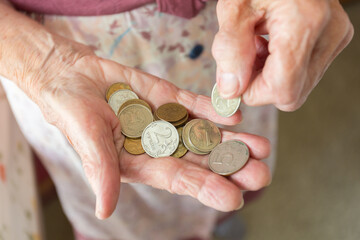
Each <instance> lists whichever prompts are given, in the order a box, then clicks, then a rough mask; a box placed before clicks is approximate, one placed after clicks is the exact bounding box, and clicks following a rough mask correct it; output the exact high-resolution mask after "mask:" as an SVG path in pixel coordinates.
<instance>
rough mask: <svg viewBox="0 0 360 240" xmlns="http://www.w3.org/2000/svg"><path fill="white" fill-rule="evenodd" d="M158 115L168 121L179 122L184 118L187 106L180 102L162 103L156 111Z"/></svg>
mask: <svg viewBox="0 0 360 240" xmlns="http://www.w3.org/2000/svg"><path fill="white" fill-rule="evenodd" d="M155 114H156V115H157V117H158V118H159V119H161V120H164V121H167V122H170V123H171V122H177V121H179V120H181V119H183V118H184V117H185V116H186V114H187V110H186V108H185V107H184V106H183V105H181V104H178V103H166V104H164V105H161V106H160V107H159V108H158V109H157V110H156V112H155Z"/></svg>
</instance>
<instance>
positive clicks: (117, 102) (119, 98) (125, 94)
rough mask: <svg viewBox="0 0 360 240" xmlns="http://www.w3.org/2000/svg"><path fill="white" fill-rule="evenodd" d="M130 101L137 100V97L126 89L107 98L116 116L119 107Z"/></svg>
mask: <svg viewBox="0 0 360 240" xmlns="http://www.w3.org/2000/svg"><path fill="white" fill-rule="evenodd" d="M130 99H139V97H138V96H137V95H136V93H134V92H133V91H130V90H127V89H120V90H117V91H116V92H114V93H113V94H112V95H111V96H110V98H109V102H108V103H109V105H110V107H111V108H112V110H113V111H114V113H115V114H116V115H117V114H118V112H119V109H120V107H121V105H123V103H124V102H126V101H127V100H130Z"/></svg>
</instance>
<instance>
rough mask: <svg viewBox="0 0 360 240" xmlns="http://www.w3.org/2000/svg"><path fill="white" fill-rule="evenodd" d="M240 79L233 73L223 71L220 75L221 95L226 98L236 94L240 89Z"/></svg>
mask: <svg viewBox="0 0 360 240" xmlns="http://www.w3.org/2000/svg"><path fill="white" fill-rule="evenodd" d="M239 85H240V83H239V80H238V78H237V77H236V76H235V74H233V73H222V74H221V75H220V86H219V88H220V89H219V90H220V91H219V92H220V95H221V96H222V97H224V98H229V97H232V96H234V94H236V92H237V91H238V89H239V87H240V86H239Z"/></svg>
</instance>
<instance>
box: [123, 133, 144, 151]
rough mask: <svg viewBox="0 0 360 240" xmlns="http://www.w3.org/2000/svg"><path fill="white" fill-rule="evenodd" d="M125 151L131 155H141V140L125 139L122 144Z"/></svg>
mask: <svg viewBox="0 0 360 240" xmlns="http://www.w3.org/2000/svg"><path fill="white" fill-rule="evenodd" d="M124 148H125V150H126V151H127V152H128V153H130V154H133V155H139V154H143V153H144V152H145V150H144V149H143V147H142V145H141V138H128V137H126V138H125V142H124Z"/></svg>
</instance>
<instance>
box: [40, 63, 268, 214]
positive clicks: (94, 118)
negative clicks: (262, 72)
mask: <svg viewBox="0 0 360 240" xmlns="http://www.w3.org/2000/svg"><path fill="white" fill-rule="evenodd" d="M84 69H86V71H85V70H84ZM119 78H120V79H124V80H123V81H124V84H126V85H127V86H126V85H125V86H126V87H127V88H130V86H129V85H131V89H132V90H131V91H132V92H134V93H135V94H136V95H137V97H136V96H135V95H133V94H128V96H130V98H132V99H130V100H131V101H133V102H129V103H127V104H123V105H121V108H120V106H119V104H118V106H117V107H116V106H115V107H113V108H112V107H110V106H109V104H108V103H107V102H106V100H105V97H104V96H105V95H106V89H107V88H108V86H110V85H111V84H112V83H114V82H115V81H117V79H119ZM129 83H131V84H129ZM46 86H47V88H43V91H45V93H46V94H45V95H44V94H42V95H39V97H42V99H41V100H39V103H40V104H39V106H40V105H41V106H40V107H41V109H42V113H43V115H44V116H45V117H46V119H47V120H48V121H49V122H51V123H52V124H54V125H55V126H56V127H58V128H59V129H60V131H61V132H62V133H63V134H64V136H65V137H66V138H67V139H68V140H69V143H70V144H71V145H72V146H73V147H74V150H75V151H76V153H77V154H78V155H79V157H80V158H81V161H82V165H83V169H84V174H85V176H86V178H87V179H88V181H89V188H91V189H92V190H93V192H94V193H95V194H96V206H97V207H96V209H97V210H96V215H97V216H98V217H99V218H101V219H104V218H107V217H109V216H110V215H111V213H112V212H113V211H114V209H115V207H116V204H117V203H118V196H119V193H120V187H121V186H122V185H121V184H120V183H140V184H145V185H147V186H151V187H154V188H157V189H164V190H167V191H169V192H171V193H174V194H181V195H188V196H191V197H193V198H195V199H197V200H198V201H200V202H201V203H203V204H205V205H207V206H209V207H212V208H214V209H217V210H220V211H231V210H234V209H236V208H237V207H238V206H239V205H240V204H241V202H242V194H241V190H242V189H255V188H258V187H261V186H265V185H266V183H267V182H268V181H267V180H268V179H269V178H270V175H269V173H268V168H267V167H266V166H265V165H264V164H263V163H261V162H260V161H257V160H255V159H254V157H255V158H256V159H262V158H264V157H266V154H267V150H266V149H268V147H266V146H268V143H267V142H266V141H264V140H263V139H262V138H260V137H257V136H254V135H246V134H238V133H231V132H228V131H223V130H221V134H222V136H223V137H222V139H223V141H225V140H230V139H238V140H242V141H243V142H245V143H246V144H247V145H248V146H249V152H250V153H251V154H250V159H249V161H248V163H247V164H246V165H245V166H244V167H243V168H242V170H241V171H239V172H236V173H234V174H232V175H231V176H230V177H229V178H224V177H222V176H219V175H217V174H215V173H213V172H211V171H210V170H209V169H208V165H207V160H208V157H209V155H198V154H194V153H192V152H191V151H188V150H187V149H186V148H185V146H184V145H183V144H182V137H180V135H181V134H182V130H181V127H182V128H184V126H185V124H186V122H188V121H189V120H191V118H199V119H201V118H206V119H209V120H211V121H213V122H216V123H220V124H225V125H226V124H227V125H233V124H237V123H238V122H239V121H240V120H241V113H240V112H237V113H235V114H234V115H233V116H231V117H228V118H224V117H220V116H218V115H217V114H216V112H215V111H214V110H213V109H212V107H211V102H210V98H209V97H206V96H201V95H197V94H194V93H192V92H190V91H187V90H183V89H180V88H178V87H176V86H175V85H173V84H171V83H170V82H168V81H165V80H163V79H159V78H157V77H155V76H152V75H150V74H147V73H144V72H142V71H139V70H137V69H133V68H130V67H126V66H123V65H121V64H118V63H116V62H113V61H111V60H106V59H101V58H98V57H96V56H94V57H89V58H81V59H79V60H78V62H77V63H76V64H74V65H72V66H70V67H69V68H67V69H66V70H64V71H63V72H61V74H60V76H59V77H55V78H53V79H51V84H49V85H46ZM127 88H123V87H122V86H120V84H119V87H118V89H116V90H115V91H114V92H116V91H117V90H129V89H127ZM54 92H56V94H54ZM111 95H112V94H111V93H108V99H110V96H111ZM131 96H132V97H131ZM140 99H142V100H143V101H146V102H147V103H148V104H149V105H150V106H151V108H152V110H151V111H152V112H153V115H155V117H154V118H155V119H156V110H158V109H159V108H160V106H161V105H164V104H166V103H177V104H180V105H182V106H186V110H187V111H186V112H187V114H188V115H189V116H188V117H186V115H185V119H186V118H188V119H186V121H185V120H184V119H183V118H184V117H181V118H180V120H178V121H177V123H176V122H173V124H172V125H173V126H174V127H175V125H176V128H177V132H178V134H179V140H178V147H177V149H176V150H175V152H174V153H173V155H172V156H174V157H171V156H170V157H161V158H152V157H150V156H149V155H148V154H143V153H144V152H145V150H144V149H143V148H142V145H141V138H128V137H125V135H123V133H122V131H124V132H127V131H129V130H130V131H133V130H134V129H131V128H130V127H129V128H128V129H125V130H123V129H122V128H123V126H122V125H121V123H120V120H119V118H118V114H119V111H122V110H123V109H125V107H127V106H129V105H131V104H132V103H137V104H140V105H143V106H146V104H142V103H143V102H142V101H137V100H140ZM112 101H113V100H112ZM127 101H128V100H126V101H125V102H127ZM115 102H116V101H115ZM117 108H119V109H118V110H117ZM113 109H114V110H115V111H116V110H117V112H115V111H114V110H113ZM136 109H137V108H136ZM139 109H140V108H139ZM130 110H131V111H130ZM133 110H134V109H132V108H131V109H128V111H129V112H133ZM140 110H141V111H140V112H142V111H144V109H143V108H141V109H140ZM149 110H150V109H149ZM134 112H137V110H136V111H135V110H134ZM124 113H125V112H124ZM134 114H135V113H134ZM131 115H132V113H131ZM136 115H138V113H136ZM139 115H141V114H140V113H139ZM157 115H158V117H161V114H157ZM144 120H146V118H144ZM169 120H170V119H169ZM171 121H174V120H171ZM183 121H184V123H182V122H183ZM130 122H131V123H135V125H139V126H140V125H141V126H144V125H146V124H144V123H141V121H140V122H139V121H138V119H134V120H131V121H130ZM169 123H170V122H169ZM165 133H168V132H165ZM128 134H129V136H130V135H132V133H130V132H128ZM136 134H137V133H136ZM136 134H135V135H136ZM137 136H138V135H137ZM158 137H159V141H160V142H165V145H166V142H167V141H163V139H161V136H158ZM155 138H156V137H155ZM205 139H206V136H205ZM153 141H157V140H156V139H155V140H153ZM124 148H126V149H127V150H125V149H124ZM59 151H60V149H59ZM186 151H187V153H186V154H185V152H186ZM259 152H261V153H262V155H260V154H259ZM69 154H75V152H71V153H69ZM135 154H136V155H135ZM254 154H255V155H254ZM181 156H182V157H181ZM176 157H181V159H179V158H176ZM223 160H224V162H226V161H227V159H223ZM259 166H260V167H259ZM261 166H263V167H261ZM254 167H255V168H256V169H254ZM259 178H261V179H264V180H266V179H267V180H266V181H258V179H259ZM243 179H245V180H246V181H245V180H244V181H243ZM253 183H257V185H256V186H255V185H253ZM249 184H250V185H249ZM200 189H201V191H200ZM224 196H226V198H224Z"/></svg>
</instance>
